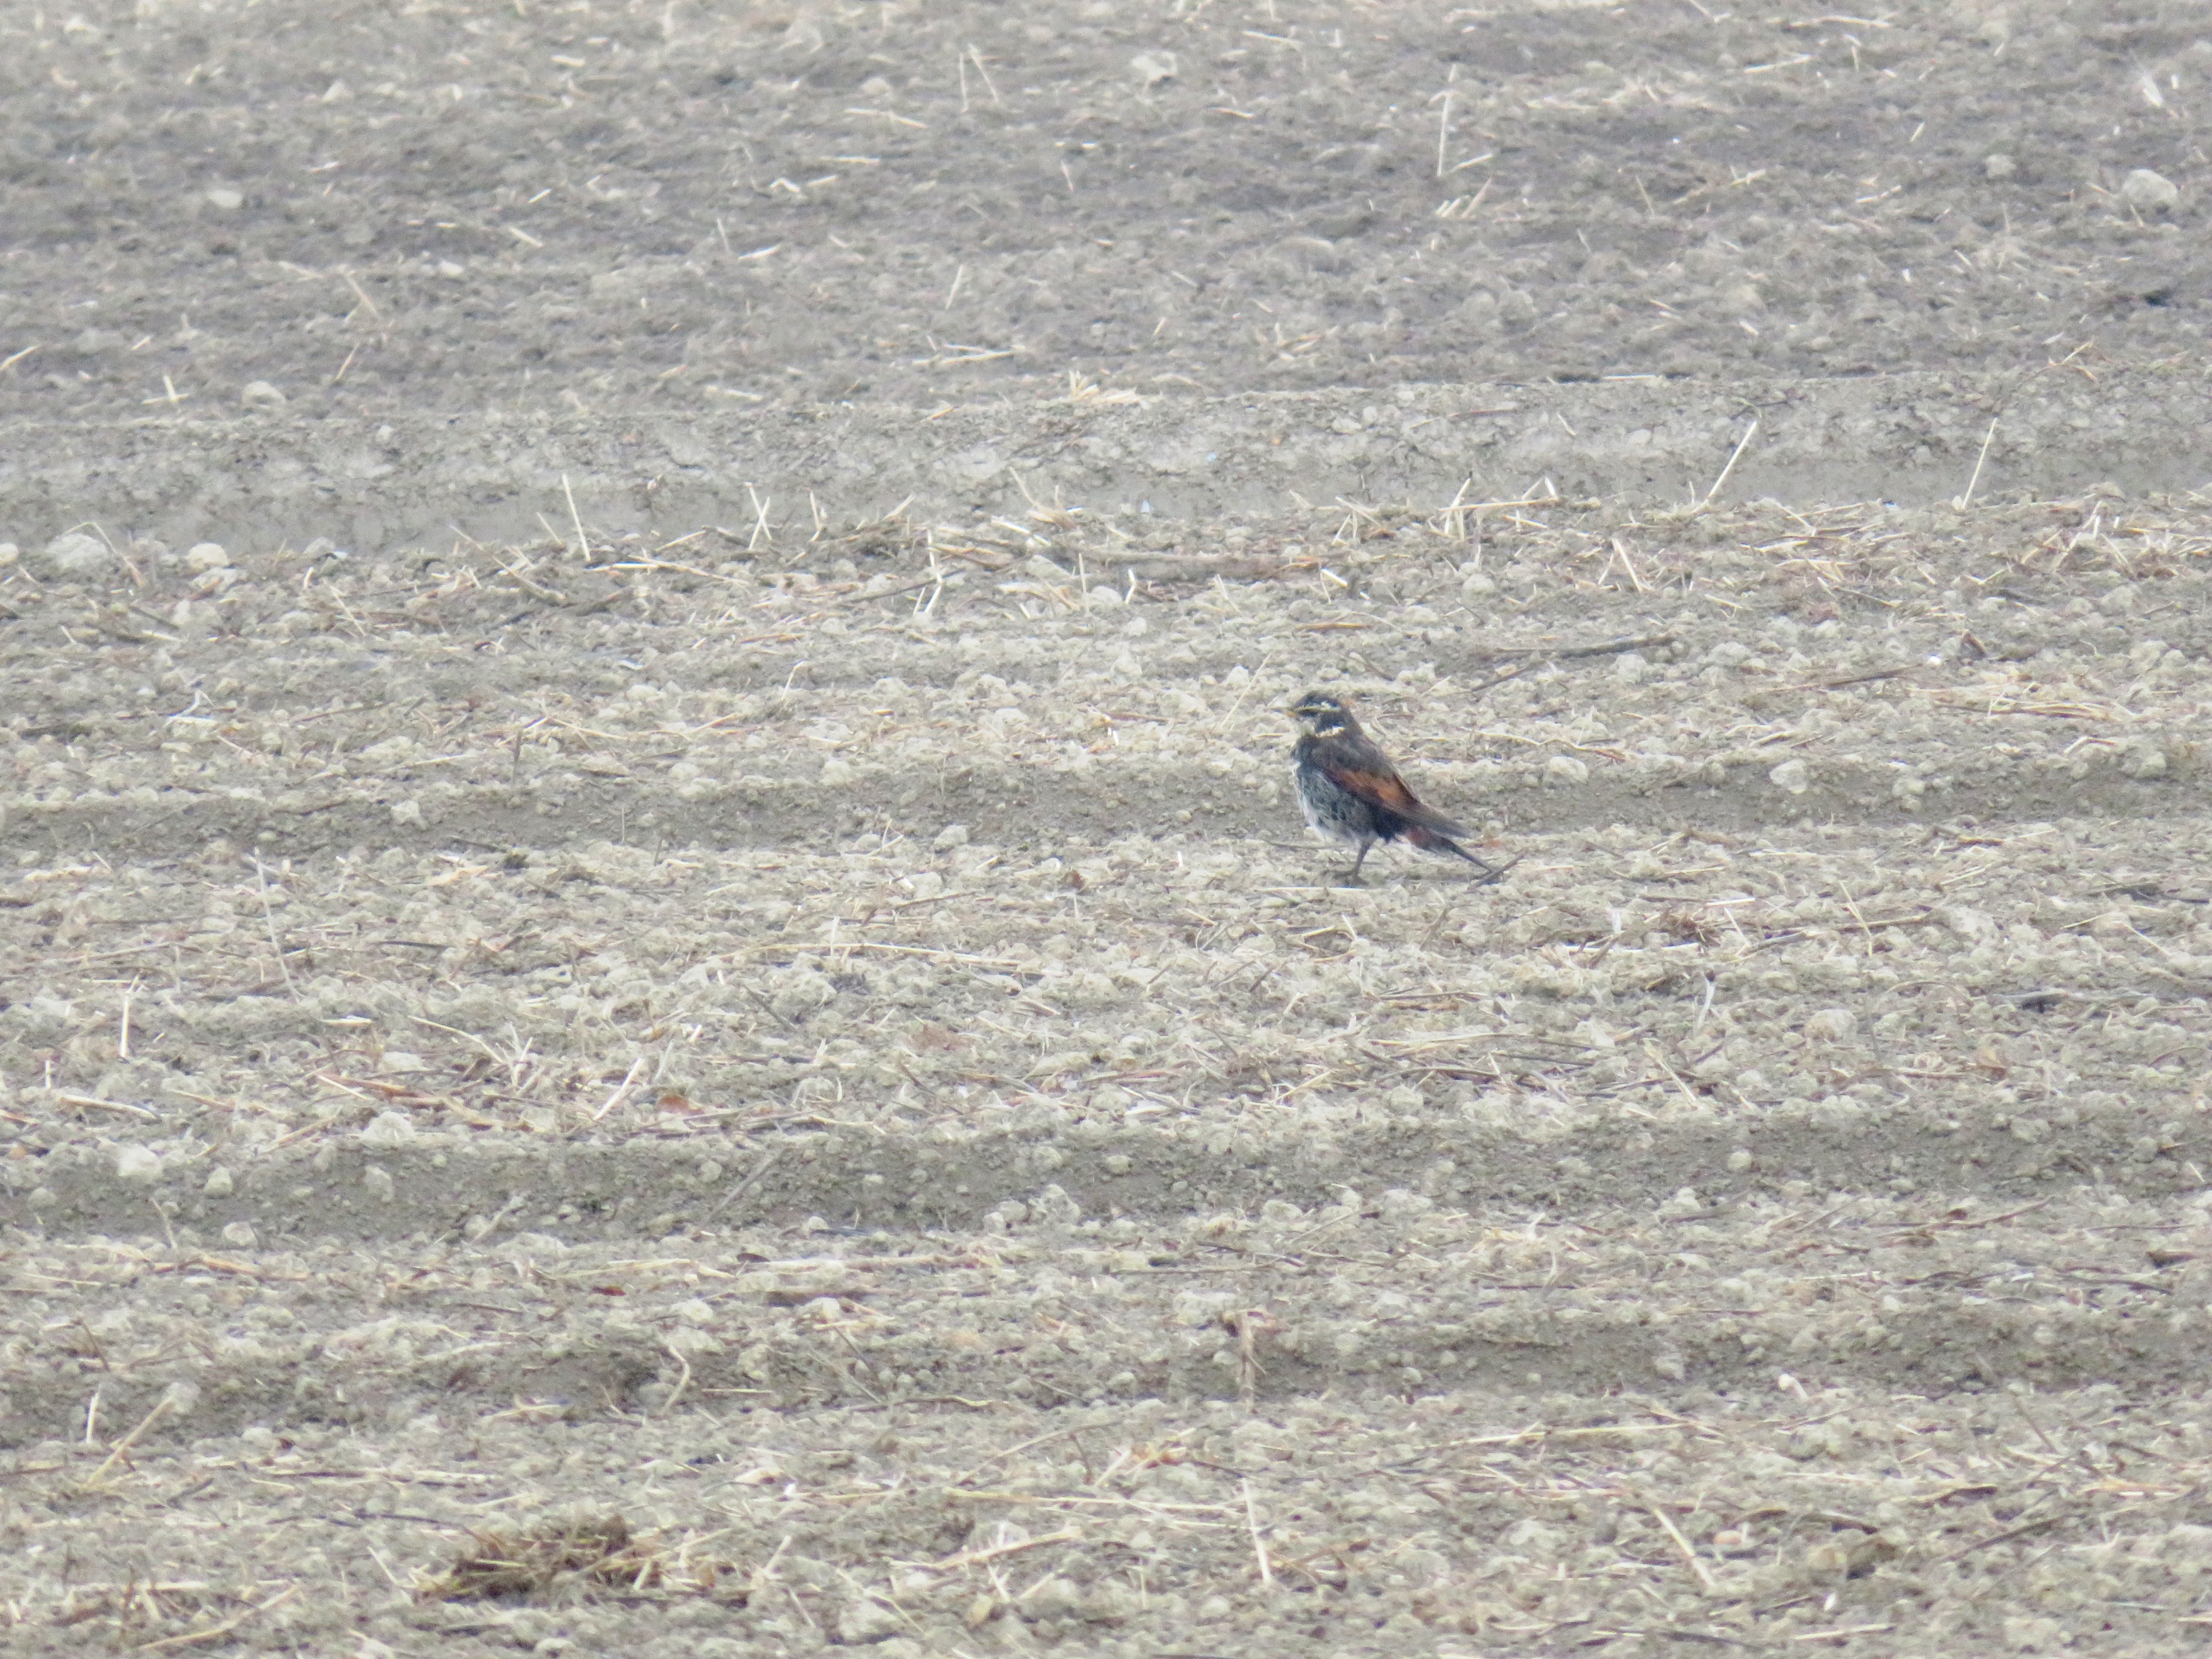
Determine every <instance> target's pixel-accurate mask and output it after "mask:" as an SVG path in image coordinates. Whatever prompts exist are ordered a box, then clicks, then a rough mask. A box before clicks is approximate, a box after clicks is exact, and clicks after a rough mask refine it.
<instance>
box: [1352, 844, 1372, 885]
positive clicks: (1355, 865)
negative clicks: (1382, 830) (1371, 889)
mask: <svg viewBox="0 0 2212 1659" xmlns="http://www.w3.org/2000/svg"><path fill="white" fill-rule="evenodd" d="M1374 846H1375V837H1374V836H1368V837H1367V838H1366V839H1365V840H1364V841H1363V842H1360V843H1359V856H1358V858H1356V859H1354V860H1352V873H1351V874H1350V875H1348V876H1346V878H1344V884H1345V885H1346V886H1347V887H1358V886H1359V885H1361V881H1360V875H1359V866H1361V865H1363V864H1364V863H1366V862H1367V854H1368V853H1369V852H1370V850H1372V849H1373V848H1374Z"/></svg>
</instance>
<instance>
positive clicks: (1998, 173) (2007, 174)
mask: <svg viewBox="0 0 2212 1659" xmlns="http://www.w3.org/2000/svg"><path fill="white" fill-rule="evenodd" d="M2019 171H2020V168H2019V167H2018V166H2017V164H2015V161H2013V159H2012V157H2011V156H2009V155H1985V156H1984V157H1983V158H1982V172H1983V173H1984V175H1985V176H1986V177H1987V178H1988V179H1990V181H1991V182H1992V183H1995V182H1996V181H1997V180H1999V179H2009V178H2011V177H2012V176H2013V174H2014V173H2017V172H2019Z"/></svg>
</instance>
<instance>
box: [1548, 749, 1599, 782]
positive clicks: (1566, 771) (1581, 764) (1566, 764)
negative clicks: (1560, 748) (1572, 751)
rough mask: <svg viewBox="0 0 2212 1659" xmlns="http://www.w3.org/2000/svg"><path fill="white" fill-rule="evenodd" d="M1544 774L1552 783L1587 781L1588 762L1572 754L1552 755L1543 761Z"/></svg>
mask: <svg viewBox="0 0 2212 1659" xmlns="http://www.w3.org/2000/svg"><path fill="white" fill-rule="evenodd" d="M1544 775H1545V776H1546V777H1547V778H1549V779H1551V781H1553V782H1554V783H1588V782H1589V762H1587V761H1580V760H1577V759H1576V758H1575V757H1573V756H1572V755H1554V756H1553V757H1552V758H1551V759H1549V760H1547V761H1546V762H1545V763H1544Z"/></svg>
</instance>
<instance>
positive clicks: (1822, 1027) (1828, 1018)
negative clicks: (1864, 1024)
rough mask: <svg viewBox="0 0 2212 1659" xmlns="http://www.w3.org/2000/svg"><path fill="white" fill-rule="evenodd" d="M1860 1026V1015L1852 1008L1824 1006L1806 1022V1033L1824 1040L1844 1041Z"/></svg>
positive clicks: (1821, 1040)
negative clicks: (1852, 1010) (1851, 1009)
mask: <svg viewBox="0 0 2212 1659" xmlns="http://www.w3.org/2000/svg"><path fill="white" fill-rule="evenodd" d="M1858 1028H1859V1021H1858V1016H1857V1014H1854V1013H1853V1012H1851V1011H1850V1009H1848V1008H1823V1009H1821V1010H1820V1012H1818V1013H1816V1014H1814V1015H1813V1016H1812V1017H1811V1018H1809V1019H1808V1020H1807V1021H1806V1022H1805V1035H1806V1036H1808V1037H1813V1038H1815V1039H1817V1040H1819V1041H1820V1042H1848V1041H1849V1040H1850V1035H1851V1033H1852V1032H1854V1031H1856V1030H1858Z"/></svg>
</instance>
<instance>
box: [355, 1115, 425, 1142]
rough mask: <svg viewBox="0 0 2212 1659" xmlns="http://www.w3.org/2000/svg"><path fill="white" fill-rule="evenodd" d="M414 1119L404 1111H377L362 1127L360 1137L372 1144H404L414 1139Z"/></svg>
mask: <svg viewBox="0 0 2212 1659" xmlns="http://www.w3.org/2000/svg"><path fill="white" fill-rule="evenodd" d="M415 1136H416V1127H415V1120H414V1119H412V1118H410V1117H409V1116H408V1115H406V1114H405V1113H404V1112H379V1113H378V1114H377V1115H375V1116H374V1117H373V1118H371V1119H369V1121H368V1124H367V1125H366V1126H365V1127H363V1128H362V1132H361V1138H362V1139H363V1140H364V1141H366V1142H367V1143H368V1145H370V1146H406V1145H407V1144H408V1143H409V1142H410V1141H411V1140H413V1139H415Z"/></svg>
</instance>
